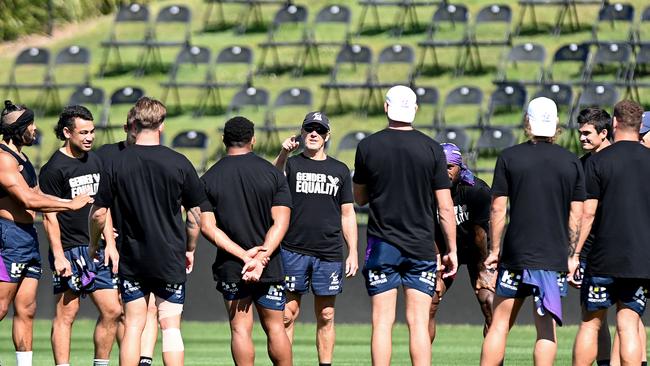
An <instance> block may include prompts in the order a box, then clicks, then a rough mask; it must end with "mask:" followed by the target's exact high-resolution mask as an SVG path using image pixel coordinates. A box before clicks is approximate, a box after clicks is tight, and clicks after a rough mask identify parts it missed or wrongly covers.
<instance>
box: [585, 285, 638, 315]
mask: <svg viewBox="0 0 650 366" xmlns="http://www.w3.org/2000/svg"><path fill="white" fill-rule="evenodd" d="M648 282H649V281H648V280H645V279H632V278H615V277H606V276H602V277H599V276H590V275H585V277H584V279H583V281H582V287H581V288H580V301H581V302H582V305H583V306H584V307H585V309H586V310H587V311H597V310H602V309H607V308H609V307H610V306H612V305H614V304H616V303H617V302H620V303H622V304H623V305H624V306H625V307H627V308H630V309H632V310H634V311H635V312H637V313H638V314H639V315H640V316H641V315H643V312H644V311H645V306H646V302H647V300H646V296H647V295H648V285H649V284H648Z"/></svg>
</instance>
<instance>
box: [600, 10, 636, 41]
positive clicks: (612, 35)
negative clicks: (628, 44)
mask: <svg viewBox="0 0 650 366" xmlns="http://www.w3.org/2000/svg"><path fill="white" fill-rule="evenodd" d="M603 23H606V24H608V25H609V27H607V29H603V28H604V27H603ZM633 25H634V6H632V5H630V4H624V3H618V2H617V3H609V4H604V5H603V7H602V8H601V9H600V10H599V11H598V18H597V19H596V22H595V23H594V26H593V27H592V29H591V38H592V41H594V42H603V41H616V42H625V41H629V40H630V39H632V38H633V34H634V28H633Z"/></svg>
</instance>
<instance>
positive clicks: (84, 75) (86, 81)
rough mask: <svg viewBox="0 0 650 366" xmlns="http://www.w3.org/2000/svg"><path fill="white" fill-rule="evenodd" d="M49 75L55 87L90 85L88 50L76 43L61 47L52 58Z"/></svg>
mask: <svg viewBox="0 0 650 366" xmlns="http://www.w3.org/2000/svg"><path fill="white" fill-rule="evenodd" d="M51 75H52V84H54V86H55V87H57V88H76V87H79V86H84V85H90V50H89V49H88V48H86V47H83V46H77V45H72V46H69V47H65V48H63V49H62V50H61V51H59V53H57V54H56V57H55V58H54V64H53V65H52V72H51Z"/></svg>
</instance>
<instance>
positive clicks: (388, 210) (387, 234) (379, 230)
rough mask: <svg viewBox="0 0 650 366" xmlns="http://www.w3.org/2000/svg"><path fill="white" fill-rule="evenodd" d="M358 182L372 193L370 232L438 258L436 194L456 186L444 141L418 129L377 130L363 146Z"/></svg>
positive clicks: (408, 252) (415, 254)
mask: <svg viewBox="0 0 650 366" xmlns="http://www.w3.org/2000/svg"><path fill="white" fill-rule="evenodd" d="M353 182H354V183H356V184H362V185H365V186H366V189H367V191H368V195H369V199H370V201H369V206H370V214H369V218H368V235H371V236H375V237H378V238H380V239H382V240H385V241H386V242H388V243H391V244H392V245H395V246H396V247H397V248H399V249H400V251H401V252H402V253H403V255H405V256H407V257H411V258H419V259H423V260H435V252H436V250H435V244H434V235H435V234H434V232H435V228H434V225H435V224H434V222H435V212H434V209H433V207H434V205H433V202H434V197H435V193H434V192H435V191H436V190H439V189H447V188H449V187H450V186H451V182H450V181H449V177H448V175H447V160H446V158H445V154H444V151H443V150H442V147H441V146H440V144H438V143H437V142H435V141H434V140H433V139H431V138H430V137H428V136H426V135H425V134H423V133H422V132H420V131H417V130H406V131H405V130H396V129H390V128H387V129H384V130H382V131H379V132H377V133H375V134H372V135H370V136H368V137H366V138H365V139H363V140H362V141H361V142H360V143H359V145H358V146H357V153H356V157H355V163H354V176H353Z"/></svg>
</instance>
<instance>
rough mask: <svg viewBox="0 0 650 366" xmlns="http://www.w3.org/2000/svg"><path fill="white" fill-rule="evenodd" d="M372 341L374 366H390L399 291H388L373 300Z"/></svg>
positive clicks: (372, 298)
mask: <svg viewBox="0 0 650 366" xmlns="http://www.w3.org/2000/svg"><path fill="white" fill-rule="evenodd" d="M370 299H371V303H372V339H371V345H370V352H371V354H372V364H373V366H389V365H390V358H391V354H392V347H393V346H392V342H393V340H392V334H393V324H394V323H395V308H396V306H397V289H392V290H388V291H386V292H382V293H380V294H377V295H374V296H372V297H371V298H370Z"/></svg>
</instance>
